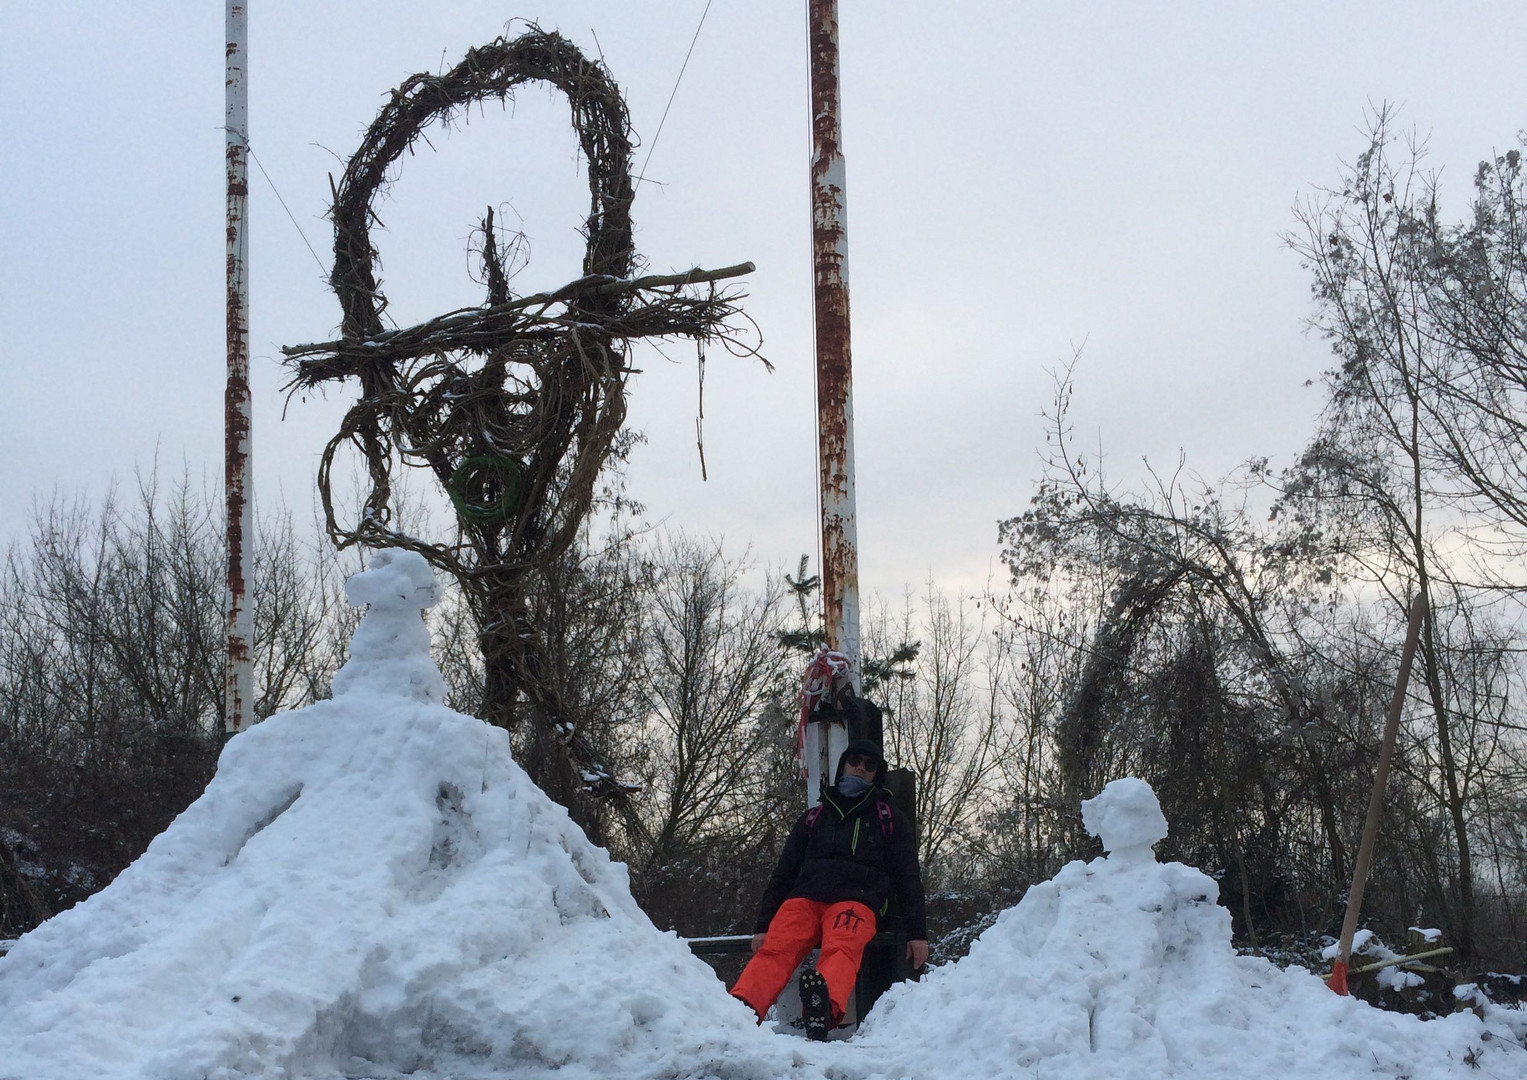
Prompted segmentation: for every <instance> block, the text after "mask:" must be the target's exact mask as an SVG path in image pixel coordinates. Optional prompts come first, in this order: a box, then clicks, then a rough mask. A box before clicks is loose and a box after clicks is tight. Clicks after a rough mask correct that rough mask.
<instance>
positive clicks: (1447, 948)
mask: <svg viewBox="0 0 1527 1080" xmlns="http://www.w3.org/2000/svg"><path fill="white" fill-rule="evenodd" d="M1452 951H1453V947H1452V946H1451V945H1444V946H1443V947H1442V948H1440V949H1428V950H1427V951H1426V952H1418V953H1416V954H1415V955H1414V956H1392V957H1390V958H1389V959H1388V960H1380V961H1379V962H1378V963H1376V964H1364V965H1363V966H1362V967H1360V968H1353V969H1352V970H1351V971H1349V972H1347V974H1348V975H1366V974H1368V972H1370V971H1377V970H1379V969H1380V968H1386V967H1393V966H1394V965H1396V964H1408V963H1410V962H1411V961H1412V960H1425V959H1426V958H1427V957H1428V956H1441V955H1442V954H1443V953H1450V952H1452ZM1335 977H1336V972H1335V970H1334V969H1333V970H1332V971H1331V973H1330V974H1329V975H1323V976H1321V978H1323V979H1325V980H1326V981H1327V982H1329V981H1330V980H1331V979H1333V978H1335Z"/></svg>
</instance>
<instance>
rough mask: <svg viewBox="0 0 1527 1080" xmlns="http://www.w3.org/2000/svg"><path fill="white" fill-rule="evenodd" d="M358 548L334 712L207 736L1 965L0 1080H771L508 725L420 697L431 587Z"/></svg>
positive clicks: (728, 1015)
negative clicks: (124, 847)
mask: <svg viewBox="0 0 1527 1080" xmlns="http://www.w3.org/2000/svg"><path fill="white" fill-rule="evenodd" d="M382 554H383V553H378V555H377V556H376V557H375V558H374V559H373V561H372V569H371V570H369V571H367V573H366V574H363V575H361V576H360V577H359V578H357V579H354V580H353V581H352V587H351V589H350V595H351V598H352V599H353V600H355V601H357V602H361V601H364V602H367V603H369V604H370V605H371V610H370V611H369V612H368V614H367V615H366V617H365V619H364V620H363V621H362V624H361V627H360V629H359V630H358V631H357V633H356V636H355V642H354V647H353V651H352V655H351V659H350V662H349V663H348V664H346V666H345V669H344V675H345V678H344V680H342V683H343V685H339V686H338V689H339V691H340V692H339V693H337V694H336V697H335V698H334V699H333V700H331V701H325V702H320V703H318V704H317V705H314V706H312V707H310V708H307V709H302V710H298V711H295V712H290V713H285V714H282V715H279V716H275V717H272V718H271V719H269V720H267V721H265V722H264V723H262V724H259V725H257V726H256V727H254V728H253V729H251V730H250V731H248V732H246V733H244V734H241V735H239V736H237V737H236V738H234V739H233V740H231V741H230V742H229V744H228V746H227V747H226V748H225V749H224V752H223V756H222V759H221V760H220V762H219V765H218V772H217V775H216V777H214V779H213V781H212V783H211V784H210V785H208V788H207V791H206V793H205V794H204V795H203V796H202V797H201V798H200V799H198V800H197V801H196V802H195V803H194V804H193V805H192V806H191V807H190V808H189V809H188V810H186V812H185V813H184V814H182V815H181V816H180V817H179V818H177V819H176V820H175V822H174V823H173V824H172V825H171V826H170V828H169V829H168V830H166V831H165V832H164V833H163V834H162V835H161V836H159V837H158V838H156V839H155V840H154V842H153V843H152V844H151V845H150V846H149V849H148V851H147V852H145V853H144V855H143V856H142V857H141V858H139V859H138V860H137V862H135V863H134V864H133V865H132V866H130V867H129V868H128V869H127V870H125V871H124V872H123V873H122V874H121V875H120V876H119V877H118V878H117V880H116V881H115V882H113V883H112V884H111V885H110V886H108V887H107V888H106V889H105V890H103V891H102V892H100V893H98V894H96V895H95V896H94V897H92V898H91V899H90V900H88V901H86V902H85V903H83V904H81V905H79V906H77V907H75V908H74V909H72V910H70V911H67V912H64V913H63V914H61V915H59V916H57V917H55V918H53V919H51V920H49V921H48V922H47V923H45V924H43V925H42V926H41V927H39V928H38V929H36V930H35V931H33V932H32V933H30V934H28V935H26V936H25V937H24V938H22V939H21V940H20V942H19V943H18V944H17V945H16V946H15V948H14V949H13V950H12V951H11V952H10V954H9V955H7V956H5V957H3V958H0V1080H13V1078H15V1080H19V1078H22V1077H24V1078H25V1080H88V1078H93V1077H103V1078H105V1077H109V1078H111V1080H134V1078H143V1080H205V1078H214V1080H228V1078H234V1077H245V1076H249V1077H288V1076H291V1077H338V1076H342V1075H343V1076H368V1077H382V1076H396V1075H399V1074H401V1073H416V1074H417V1075H429V1074H431V1072H432V1071H433V1070H439V1073H438V1074H437V1075H444V1076H450V1077H451V1078H452V1080H463V1078H468V1077H474V1076H481V1075H494V1076H498V1077H519V1076H537V1077H540V1076H545V1075H548V1074H549V1073H550V1072H552V1071H556V1073H557V1075H558V1076H559V1077H561V1078H567V1080H579V1078H592V1077H595V1076H622V1077H633V1078H639V1077H648V1076H671V1077H679V1076H690V1075H707V1074H708V1075H717V1076H722V1075H734V1076H780V1075H785V1074H786V1073H788V1072H790V1070H791V1058H790V1046H789V1044H788V1043H786V1042H784V1041H783V1040H772V1039H771V1038H770V1037H768V1036H766V1035H764V1034H763V1033H761V1032H759V1031H758V1030H757V1029H756V1028H755V1027H754V1025H753V1024H752V1022H751V1016H750V1014H749V1013H748V1011H747V1009H746V1008H745V1007H743V1006H741V1005H739V1004H738V1003H736V1002H734V1001H732V1000H730V999H729V998H727V997H726V995H725V993H724V990H723V988H722V987H721V986H720V984H719V983H718V982H717V980H716V979H715V976H714V975H713V974H712V973H711V971H710V970H709V969H708V968H707V967H706V966H705V965H704V964H702V963H701V962H700V961H699V960H697V959H695V957H693V956H692V955H691V954H690V952H689V950H688V949H687V948H686V947H685V946H684V945H683V943H682V942H680V941H679V940H678V939H677V938H675V937H674V936H673V935H672V934H662V933H659V932H658V931H657V930H656V929H655V928H654V927H653V925H652V923H651V922H650V921H649V920H648V919H647V918H646V916H645V915H644V914H643V913H642V912H641V910H640V909H639V908H638V907H637V906H636V904H635V902H634V901H633V900H632V898H631V893H630V889H629V886H628V882H627V878H626V871H625V868H624V867H623V866H621V865H619V864H618V863H613V862H611V860H610V858H609V856H608V855H607V854H606V853H605V852H604V851H603V850H601V849H600V848H597V847H595V846H594V845H592V844H591V843H589V841H588V840H587V838H586V837H585V836H584V835H583V833H582V831H581V830H580V829H578V827H577V826H576V825H575V824H574V823H573V822H572V821H571V820H570V819H569V818H568V815H567V813H566V811H565V810H564V809H563V808H562V807H560V806H558V805H557V804H555V803H554V802H552V801H551V800H550V799H548V798H547V797H546V796H545V795H544V794H543V793H542V792H541V791H540V790H539V789H538V788H536V787H535V785H534V784H532V783H531V782H530V780H529V778H528V777H527V776H526V775H525V773H524V772H523V771H522V770H521V769H520V768H519V766H518V765H516V764H515V762H514V761H513V759H512V758H511V756H510V751H509V740H508V736H507V734H506V733H505V732H504V731H502V730H499V729H497V728H491V727H488V726H487V725H485V724H483V723H482V722H480V721H478V720H475V719H472V718H470V717H466V716H462V715H460V714H458V713H455V712H452V711H450V710H449V709H446V708H444V707H443V706H441V705H439V704H436V703H435V699H436V698H438V696H439V692H438V691H439V687H440V686H441V682H440V675H439V672H438V671H437V670H435V669H434V666H433V664H431V663H430V662H429V656H428V652H427V649H428V635H427V634H426V633H425V632H424V627H423V623H422V622H421V621H420V617H419V611H420V609H421V608H422V607H423V606H425V605H426V604H428V603H430V602H431V601H432V599H433V592H432V590H433V581H432V580H431V579H430V576H429V571H428V567H426V566H425V565H424V563H423V560H422V559H420V558H419V557H418V556H417V555H411V554H401V555H398V556H396V557H395V558H388V559H384V558H382V557H381V556H382ZM336 682H337V684H339V683H340V682H341V680H336Z"/></svg>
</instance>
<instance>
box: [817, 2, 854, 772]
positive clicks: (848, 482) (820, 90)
mask: <svg viewBox="0 0 1527 1080" xmlns="http://www.w3.org/2000/svg"><path fill="white" fill-rule="evenodd" d="M807 13H808V18H809V21H810V37H811V249H812V262H813V265H814V275H813V294H814V298H815V321H816V373H817V444H818V450H817V453H818V460H819V463H820V466H821V515H822V604H823V622H824V626H825V629H826V635H827V647H828V648H830V649H833V650H835V651H837V652H840V653H842V654H844V655H845V656H847V657H848V659H849V661H850V663H851V664H852V665H853V667H852V671H853V678H854V686H855V688H856V689H858V688H859V687H860V685H861V682H860V668H859V663H860V655H859V654H860V646H859V550H858V528H857V525H856V522H855V510H854V407H853V378H852V367H851V364H850V362H849V321H848V184H847V179H846V173H845V168H844V163H843V149H842V130H841V128H840V125H839V122H838V5H837V0H807ZM824 727H825V728H827V730H825V731H824V730H822V729H823V728H824ZM806 736H807V739H806V747H805V751H806V755H805V756H806V765H807V775H808V785H809V786H808V788H807V801H808V802H811V801H814V800H815V799H816V796H817V791H818V790H819V786H820V784H821V781H822V778H823V777H824V776H831V770H832V768H833V767H834V766H835V764H836V762H837V757H838V754H839V753H841V752H842V749H843V747H844V746H845V745H846V744H847V741H848V734H847V731H846V730H845V729H844V728H843V726H842V725H841V724H833V725H822V724H811V725H809V726H808V730H807V733H806Z"/></svg>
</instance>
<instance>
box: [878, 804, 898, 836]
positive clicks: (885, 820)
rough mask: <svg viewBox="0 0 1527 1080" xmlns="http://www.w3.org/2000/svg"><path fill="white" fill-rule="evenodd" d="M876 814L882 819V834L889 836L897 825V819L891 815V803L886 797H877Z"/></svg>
mask: <svg viewBox="0 0 1527 1080" xmlns="http://www.w3.org/2000/svg"><path fill="white" fill-rule="evenodd" d="M875 816H876V817H878V818H879V819H880V835H881V836H884V837H887V838H889V837H890V835H891V832H892V831H893V830H894V829H895V827H896V819H895V818H893V817H892V816H891V804H890V803H888V802H886V801H885V800H884V799H876V800H875Z"/></svg>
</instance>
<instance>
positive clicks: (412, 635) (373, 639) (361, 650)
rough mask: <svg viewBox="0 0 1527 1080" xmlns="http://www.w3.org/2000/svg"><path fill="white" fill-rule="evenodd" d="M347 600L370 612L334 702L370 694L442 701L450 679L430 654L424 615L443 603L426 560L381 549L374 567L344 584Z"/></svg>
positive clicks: (339, 676)
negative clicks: (353, 695)
mask: <svg viewBox="0 0 1527 1080" xmlns="http://www.w3.org/2000/svg"><path fill="white" fill-rule="evenodd" d="M345 598H346V599H347V600H349V601H350V603H351V604H353V605H354V606H355V607H365V606H367V605H369V606H370V607H369V610H368V611H367V612H366V614H365V615H364V616H363V617H362V619H361V624H360V626H359V627H357V628H356V631H355V637H354V638H352V639H351V641H350V659H349V660H347V661H346V662H345V666H344V667H342V668H340V669H339V671H338V673H337V674H335V676H334V696H335V697H339V696H341V695H343V694H353V693H356V692H367V693H373V694H395V695H398V696H400V697H407V698H413V699H414V700H416V701H441V700H443V699H444V697H445V679H444V678H443V677H442V676H441V674H440V669H439V668H438V667H436V666H435V661H434V660H433V659H431V658H430V654H429V629H428V627H426V626H425V625H424V619H423V618H422V617H421V612H422V611H423V610H424V609H425V608H431V607H434V606H435V605H436V604H438V603H439V602H440V586H439V585H438V584H437V583H436V581H435V574H434V571H432V570H431V569H430V566H429V563H427V562H425V561H424V556H422V555H420V554H418V553H417V552H414V551H399V550H396V549H393V548H382V549H381V550H379V551H375V552H372V555H371V565H370V567H369V568H367V569H365V570H362V571H361V572H360V573H359V574H356V575H355V576H354V577H352V578H351V579H350V580H349V581H347V582H345Z"/></svg>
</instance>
